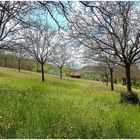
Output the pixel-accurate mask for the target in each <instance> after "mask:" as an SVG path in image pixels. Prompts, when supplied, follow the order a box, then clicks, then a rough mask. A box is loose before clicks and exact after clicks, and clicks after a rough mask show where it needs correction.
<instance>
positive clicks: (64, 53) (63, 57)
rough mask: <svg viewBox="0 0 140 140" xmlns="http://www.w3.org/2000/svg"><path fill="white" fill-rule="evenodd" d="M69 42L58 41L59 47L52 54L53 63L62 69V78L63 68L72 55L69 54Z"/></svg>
mask: <svg viewBox="0 0 140 140" xmlns="http://www.w3.org/2000/svg"><path fill="white" fill-rule="evenodd" d="M67 46H68V42H67V41H66V42H64V40H58V47H56V48H55V49H54V51H53V53H52V58H51V62H52V63H53V64H54V65H56V66H58V67H59V69H60V78H62V76H63V67H64V66H65V65H66V64H67V63H68V60H70V58H71V55H70V54H69V52H68V48H67Z"/></svg>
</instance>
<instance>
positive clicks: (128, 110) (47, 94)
mask: <svg viewBox="0 0 140 140" xmlns="http://www.w3.org/2000/svg"><path fill="white" fill-rule="evenodd" d="M45 79H46V81H45V82H44V83H42V82H41V75H40V74H38V73H33V72H27V71H22V72H20V73H19V72H18V71H17V70H13V69H5V68H0V138H140V127H139V126H140V117H139V116H140V107H139V106H131V105H123V104H120V103H119V98H120V94H119V92H120V91H125V89H126V88H125V87H124V86H121V85H116V86H115V89H116V90H115V91H114V92H111V91H110V87H109V86H106V85H105V84H103V83H100V82H94V81H88V80H80V79H79V80H77V79H71V78H64V79H59V77H51V76H47V75H45ZM137 92H139V91H137ZM139 95H140V94H139Z"/></svg>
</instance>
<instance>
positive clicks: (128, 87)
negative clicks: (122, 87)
mask: <svg viewBox="0 0 140 140" xmlns="http://www.w3.org/2000/svg"><path fill="white" fill-rule="evenodd" d="M125 70H126V86H127V91H128V92H130V91H131V72H130V65H126V67H125Z"/></svg>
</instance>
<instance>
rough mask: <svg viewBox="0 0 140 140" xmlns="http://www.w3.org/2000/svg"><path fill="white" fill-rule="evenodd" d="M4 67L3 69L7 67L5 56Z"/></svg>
mask: <svg viewBox="0 0 140 140" xmlns="http://www.w3.org/2000/svg"><path fill="white" fill-rule="evenodd" d="M4 66H5V68H6V67H7V57H6V56H5V57H4Z"/></svg>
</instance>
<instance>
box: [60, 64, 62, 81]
mask: <svg viewBox="0 0 140 140" xmlns="http://www.w3.org/2000/svg"><path fill="white" fill-rule="evenodd" d="M62 70H63V69H62V67H60V78H61V79H62V73H63V71H62Z"/></svg>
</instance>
